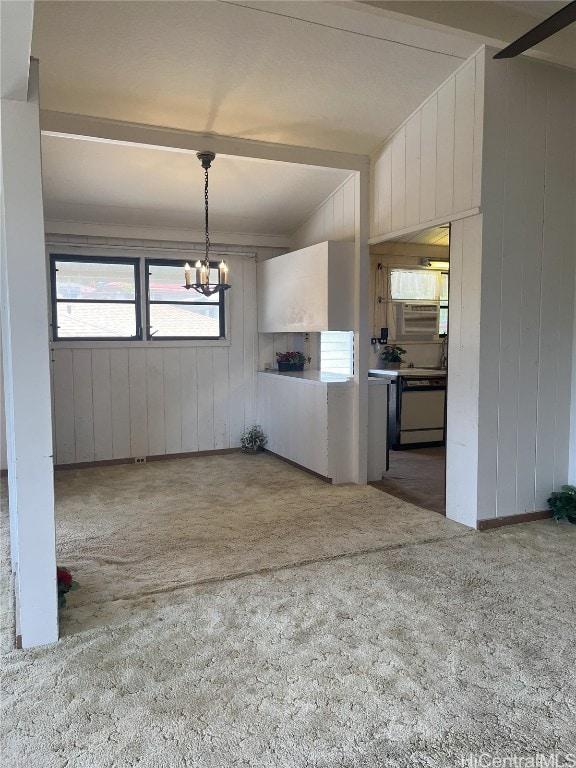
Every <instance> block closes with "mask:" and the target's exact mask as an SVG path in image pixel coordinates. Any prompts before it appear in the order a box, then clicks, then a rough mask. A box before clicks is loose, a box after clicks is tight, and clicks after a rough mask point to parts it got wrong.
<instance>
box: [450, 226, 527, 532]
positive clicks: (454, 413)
mask: <svg viewBox="0 0 576 768" xmlns="http://www.w3.org/2000/svg"><path fill="white" fill-rule="evenodd" d="M481 270H482V216H481V215H477V216H471V217H468V218H466V219H461V220H460V221H456V222H454V224H453V225H452V229H451V232H450V320H449V322H450V328H449V330H450V334H449V338H448V344H449V346H448V360H449V363H448V392H447V408H446V418H447V424H446V479H447V482H446V513H447V516H448V517H450V518H451V519H452V520H457V521H458V522H459V523H463V524H464V525H469V526H470V527H471V528H475V527H476V521H477V514H478V512H477V507H478V503H477V502H478V450H479V446H478V420H479V411H478V396H479V395H478V388H479V366H480V320H479V318H480V313H481V294H480V291H479V286H480V275H481ZM484 449H485V450H487V451H488V452H489V451H490V450H491V447H490V446H489V445H487V444H486V445H485V446H484ZM509 514H514V512H512V511H510V513H509Z"/></svg>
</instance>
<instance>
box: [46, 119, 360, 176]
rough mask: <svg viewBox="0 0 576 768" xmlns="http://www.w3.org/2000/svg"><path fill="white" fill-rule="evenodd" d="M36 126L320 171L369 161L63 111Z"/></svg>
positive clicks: (54, 133)
mask: <svg viewBox="0 0 576 768" xmlns="http://www.w3.org/2000/svg"><path fill="white" fill-rule="evenodd" d="M40 127H41V130H42V133H43V134H46V135H48V136H62V137H66V138H75V139H85V140H90V141H107V142H111V143H115V144H132V145H134V146H139V147H149V148H156V149H168V150H173V151H179V152H198V151H210V152H215V153H216V154H217V155H230V156H236V157H249V158H256V159H260V160H270V161H273V162H282V163H296V164H298V165H311V166H319V167H322V168H340V169H344V170H349V171H359V170H360V169H361V168H363V167H366V166H367V165H368V164H369V162H370V158H369V157H368V156H367V155H356V154H349V153H346V152H333V151H331V150H326V149H313V148H311V147H298V146H292V145H289V144H274V143H271V142H266V141H256V140H254V139H240V138H235V137H231V136H220V135H218V134H215V133H197V132H194V131H183V130H178V129H175V128H165V127H162V126H155V125H144V124H141V123H128V122H123V121H121V120H109V119H106V118H101V117H90V116H87V115H75V114H70V113H66V112H51V111H47V110H41V112H40Z"/></svg>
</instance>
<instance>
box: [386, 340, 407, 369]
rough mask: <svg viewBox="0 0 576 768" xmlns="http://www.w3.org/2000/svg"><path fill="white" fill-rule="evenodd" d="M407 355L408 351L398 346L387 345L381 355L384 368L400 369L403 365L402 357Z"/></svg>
mask: <svg viewBox="0 0 576 768" xmlns="http://www.w3.org/2000/svg"><path fill="white" fill-rule="evenodd" d="M405 354H406V350H405V349H403V348H402V347H399V346H398V345H397V344H386V346H385V347H384V349H383V350H382V352H381V353H380V359H381V360H382V367H383V368H388V369H395V368H400V365H401V364H402V355H405Z"/></svg>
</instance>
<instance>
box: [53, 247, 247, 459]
mask: <svg viewBox="0 0 576 768" xmlns="http://www.w3.org/2000/svg"><path fill="white" fill-rule="evenodd" d="M224 250H225V249H223V251H224ZM252 253H254V251H252ZM227 260H228V261H229V262H230V273H231V276H232V275H233V287H232V288H231V289H230V291H229V292H228V293H227V296H226V298H227V302H228V305H227V311H228V312H229V315H230V317H229V329H230V343H229V345H226V346H224V345H213V346H209V345H206V342H204V343H203V344H201V345H198V346H194V345H192V344H190V343H188V344H186V343H182V344H181V345H175V343H174V342H171V343H165V344H162V342H158V343H156V342H150V343H148V344H146V343H144V344H142V343H141V344H138V343H134V344H123V343H118V344H115V343H102V342H98V343H93V344H91V345H86V344H83V345H82V346H79V345H73V344H71V345H67V346H65V345H55V348H54V349H53V351H52V358H53V401H54V430H55V462H56V464H70V463H78V462H91V461H101V460H107V459H121V458H129V457H136V456H152V455H162V454H172V453H181V452H189V451H206V450H214V449H222V448H231V447H235V446H239V445H240V436H241V434H242V432H243V431H244V429H245V428H246V427H247V426H248V427H249V426H252V424H253V423H254V419H255V414H256V408H255V398H256V382H255V373H256V368H257V335H256V269H255V259H254V258H253V256H252V257H250V256H234V255H229V256H228V257H227Z"/></svg>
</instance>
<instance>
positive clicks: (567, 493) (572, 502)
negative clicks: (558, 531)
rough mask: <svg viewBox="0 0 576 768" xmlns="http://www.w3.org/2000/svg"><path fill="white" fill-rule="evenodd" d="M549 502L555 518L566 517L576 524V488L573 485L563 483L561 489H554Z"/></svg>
mask: <svg viewBox="0 0 576 768" xmlns="http://www.w3.org/2000/svg"><path fill="white" fill-rule="evenodd" d="M548 504H549V505H550V509H551V510H552V517H553V518H554V520H562V519H563V518H566V519H567V520H568V522H569V523H572V525H576V488H575V487H574V486H573V485H563V486H562V490H561V491H554V492H553V493H552V494H551V496H550V498H549V499H548Z"/></svg>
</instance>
